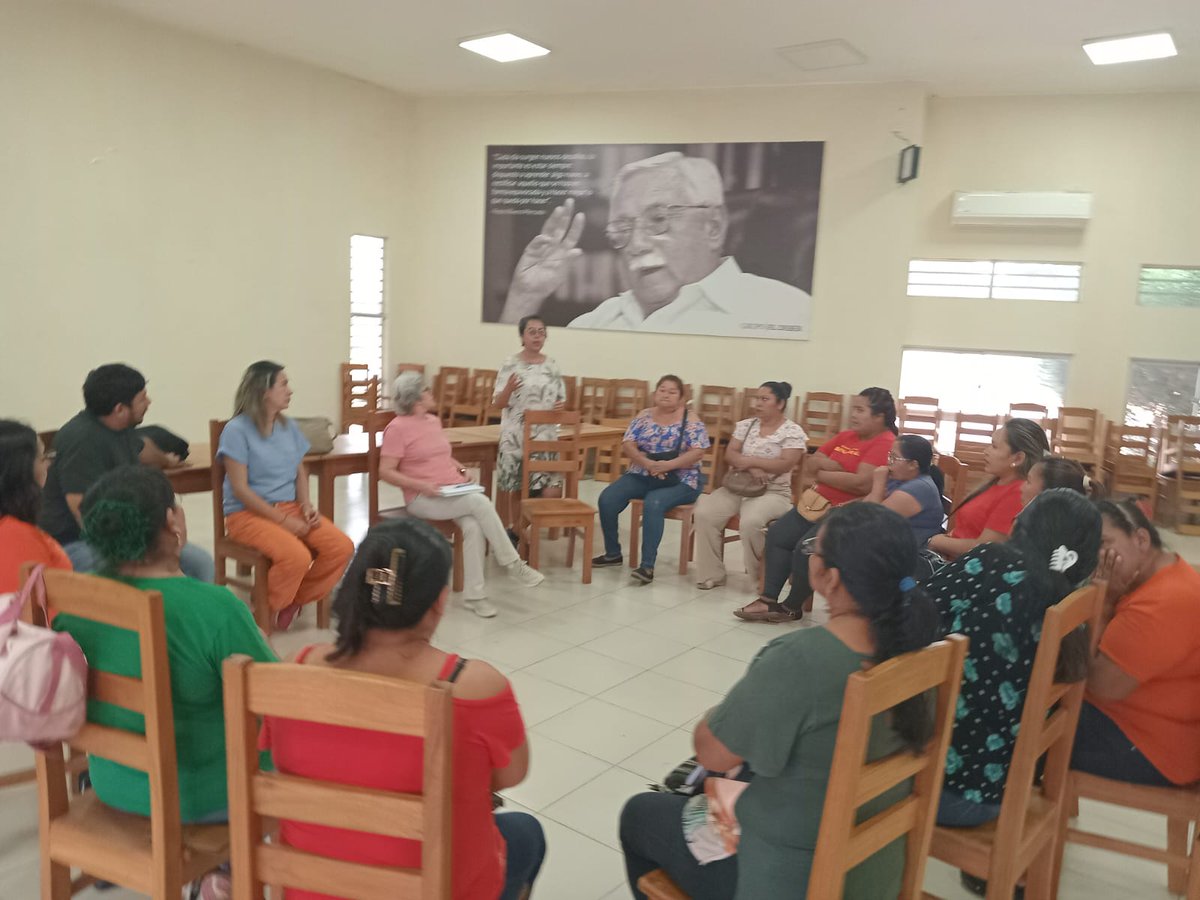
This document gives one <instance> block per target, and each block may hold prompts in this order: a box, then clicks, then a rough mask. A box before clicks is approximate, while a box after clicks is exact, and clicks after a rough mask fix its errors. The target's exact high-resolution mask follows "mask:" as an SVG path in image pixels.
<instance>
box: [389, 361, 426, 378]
mask: <svg viewBox="0 0 1200 900" xmlns="http://www.w3.org/2000/svg"><path fill="white" fill-rule="evenodd" d="M405 372H420V373H421V377H422V378H424V377H425V363H396V377H397V378H399V377H400V376H401V375H403V374H404V373H405Z"/></svg>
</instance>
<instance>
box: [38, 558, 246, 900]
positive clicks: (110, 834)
mask: <svg viewBox="0 0 1200 900" xmlns="http://www.w3.org/2000/svg"><path fill="white" fill-rule="evenodd" d="M28 573H29V566H26V567H25V569H24V575H23V577H27V576H28ZM45 583H46V601H47V606H48V609H49V611H50V615H51V616H54V615H57V614H59V613H67V614H70V615H74V616H79V617H80V618H83V619H89V620H92V621H95V622H101V623H104V624H105V625H110V626H112V627H114V628H121V629H125V630H127V631H130V632H133V633H135V634H136V635H137V641H138V653H139V657H140V669H141V676H140V677H130V676H125V675H117V674H114V673H111V672H105V671H102V670H100V669H97V668H96V666H95V665H94V664H92V665H91V667H90V669H89V671H88V697H89V699H90V700H99V701H103V702H105V703H109V704H112V705H114V706H119V707H122V708H123V709H126V710H130V711H132V712H134V713H137V714H139V715H141V716H143V717H144V720H145V733H144V734H139V733H137V732H136V731H125V730H123V729H120V728H112V727H109V726H106V725H99V724H96V723H94V722H88V723H87V724H85V725H84V726H83V728H82V729H80V731H79V733H78V734H76V735H75V737H73V738H72V739H71V741H70V745H71V747H72V748H73V749H75V750H78V751H81V752H85V753H89V754H94V755H96V756H100V757H103V758H104V759H108V760H112V761H114V762H117V763H120V764H122V765H125V766H128V767H129V768H131V769H137V770H139V771H142V772H145V773H146V775H147V778H148V779H149V785H150V788H149V790H150V816H149V818H145V817H143V816H136V815H132V814H130V813H124V812H120V811H118V810H116V809H113V808H112V807H109V806H105V805H104V804H103V803H101V802H100V800H99V799H98V798H97V797H96V794H95V792H94V791H88V792H86V793H83V794H80V795H78V796H77V797H75V798H73V799H72V798H71V797H70V796H69V795H68V793H67V786H66V773H65V763H64V760H63V752H62V746H61V745H56V746H54V747H53V748H51V749H49V750H40V751H38V752H37V754H36V758H37V780H38V808H39V815H38V819H39V832H40V836H41V841H40V847H41V849H40V855H41V880H42V893H41V896H42V897H43V898H45V900H68V898H69V897H71V895H72V894H73V893H74V892H75V891H76V890H79V889H81V888H82V887H84V886H85V885H86V884H89V883H91V882H92V881H93V880H94V879H103V880H105V881H110V882H112V883H114V884H119V885H122V886H123V887H127V888H130V889H131V890H134V891H137V892H139V893H142V894H147V895H149V896H150V897H152V898H153V900H177V898H178V897H179V896H180V894H181V892H182V890H183V885H184V884H186V883H187V882H189V881H192V880H194V879H197V878H199V877H201V876H202V875H203V874H204V873H205V872H208V871H210V870H211V869H214V868H216V867H217V866H219V865H221V864H222V863H223V862H225V861H226V860H227V859H229V829H228V827H227V826H225V825H182V826H181V825H180V822H179V772H178V767H177V763H176V757H175V720H174V715H173V710H172V703H171V672H170V668H169V666H168V662H167V632H166V627H165V626H164V624H163V609H162V595H161V594H159V593H158V592H157V591H140V590H137V589H136V588H133V587H130V586H129V585H126V584H122V583H120V582H118V581H113V580H111V579H108V578H98V577H95V576H91V575H79V574H76V573H73V572H60V571H53V570H48V571H46V572H45ZM39 624H44V623H39ZM72 868H75V869H80V870H82V872H83V873H85V874H83V875H82V876H80V878H78V879H76V880H75V881H74V882H72V879H71V869H72Z"/></svg>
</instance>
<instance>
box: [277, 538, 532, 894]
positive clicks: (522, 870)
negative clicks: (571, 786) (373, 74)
mask: <svg viewBox="0 0 1200 900" xmlns="http://www.w3.org/2000/svg"><path fill="white" fill-rule="evenodd" d="M397 550H399V551H401V553H400V554H398V562H397V563H396V564H395V568H393V559H394V557H393V553H394V551H397ZM379 569H390V570H391V575H390V576H389V577H390V578H392V580H393V583H394V584H395V585H396V591H395V593H394V594H390V593H389V591H388V589H387V587H386V586H384V585H381V584H379V583H378V579H376V578H372V579H370V580H368V573H369V572H370V570H379ZM449 575H450V547H449V545H447V543H446V541H445V539H444V538H443V537H442V536H441V535H440V534H438V532H437V531H436V530H435V529H434V528H433V527H432V526H431V525H429V524H428V523H427V522H422V521H421V520H420V519H395V520H392V521H388V522H383V523H381V524H379V525H376V526H375V527H374V528H372V529H371V530H370V531H369V532H367V536H366V537H365V538H364V539H363V542H362V544H361V545H360V546H359V548H358V554H357V555H356V556H355V557H354V561H353V562H352V563H351V564H350V568H349V569H348V570H347V571H346V577H345V579H344V580H343V581H342V585H341V587H340V588H339V589H338V593H337V597H336V599H335V601H334V605H335V610H336V612H337V619H338V635H337V643H336V644H334V645H332V646H331V645H328V644H321V645H317V646H309V647H305V648H304V649H303V650H301V651H300V652H299V653H298V654H297V655H296V662H298V663H301V664H303V665H306V666H331V667H333V668H337V669H345V670H347V671H352V672H368V673H371V674H374V675H388V676H391V677H394V678H399V679H402V680H404V681H413V682H417V683H419V684H429V683H431V682H433V681H437V680H443V681H448V682H450V683H451V685H452V690H453V696H454V737H453V743H454V764H453V765H454V768H453V776H452V779H453V790H452V795H453V800H452V803H453V809H452V813H451V820H452V822H453V842H454V843H453V848H452V857H453V872H452V874H451V887H452V894H453V896H454V897H455V898H456V900H494V898H501V900H517V898H518V897H521V896H523V892H524V891H527V890H528V889H529V887H530V886H531V885H532V884H533V880H534V879H535V878H536V877H537V873H538V869H539V868H540V867H541V864H542V857H543V856H544V854H545V850H546V844H545V838H544V837H543V835H542V827H541V825H540V824H538V821H537V819H535V818H533V816H530V815H528V814H526V813H521V812H504V811H500V812H496V813H493V812H492V791H498V790H503V789H504V788H507V787H512V786H513V785H515V784H519V783H520V782H521V781H523V780H524V778H525V773H526V772H527V771H528V768H529V748H528V746H527V745H526V743H525V726H524V724H523V723H522V721H521V711H520V709H519V708H518V707H517V700H516V698H515V697H514V696H513V691H512V686H511V685H510V684H509V683H508V680H507V679H506V678H505V677H504V676H503V675H501V674H500V673H499V672H497V671H496V670H495V669H493V668H492V667H491V666H490V665H488V664H487V663H485V662H482V661H480V660H470V661H468V660H466V659H462V658H460V657H459V656H457V655H456V654H453V653H444V652H442V651H441V650H438V649H437V648H436V647H435V646H433V643H432V641H433V635H434V631H435V630H436V629H437V626H438V623H439V622H440V621H441V620H442V616H443V615H444V614H445V612H446V603H447V597H448V595H449V588H448V587H447V580H448V578H449ZM265 738H266V743H267V744H269V745H270V748H271V750H272V753H273V754H274V759H275V766H276V768H277V769H278V771H280V772H282V773H285V774H295V775H300V776H304V777H308V778H319V779H323V780H328V781H336V782H341V783H343V784H347V785H356V784H357V785H364V786H368V787H373V788H386V789H388V790H392V791H401V792H406V793H420V791H421V786H422V783H421V767H422V759H423V757H422V753H423V744H422V742H421V740H420V739H418V738H413V737H405V736H400V735H392V734H383V733H379V732H372V731H365V730H362V729H357V728H346V727H342V726H332V725H322V724H317V723H312V722H297V721H293V720H288V719H268V721H267V722H266V725H265ZM282 838H283V843H285V844H288V845H290V846H293V847H297V848H300V849H302V850H306V851H309V852H313V853H319V854H321V855H324V856H329V857H332V858H334V859H342V860H348V861H351V862H364V863H372V864H377V865H391V866H401V867H417V866H420V864H421V844H420V842H419V841H410V840H402V839H399V838H389V837H384V836H381V835H371V834H363V833H361V832H351V831H343V830H341V829H337V828H328V827H325V826H318V825H311V824H308V823H305V822H294V821H284V822H283V828H282ZM318 896H319V895H316V894H312V893H309V892H306V891H297V890H291V889H289V890H288V891H287V893H286V897H287V898H288V900H316V898H317V897H318Z"/></svg>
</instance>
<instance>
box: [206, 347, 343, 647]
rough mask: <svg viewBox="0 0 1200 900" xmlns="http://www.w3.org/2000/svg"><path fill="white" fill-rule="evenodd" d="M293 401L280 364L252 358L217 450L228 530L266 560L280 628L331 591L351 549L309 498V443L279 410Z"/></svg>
mask: <svg viewBox="0 0 1200 900" xmlns="http://www.w3.org/2000/svg"><path fill="white" fill-rule="evenodd" d="M291 402H292V389H291V387H289V386H288V377H287V372H285V371H284V369H283V366H281V365H280V364H279V363H274V362H270V361H268V360H261V361H259V362H256V363H254V364H253V365H251V366H250V368H248V369H247V370H246V373H245V375H243V376H242V383H241V385H239V386H238V390H237V396H236V398H235V399H234V409H233V418H232V419H230V420H229V422H228V423H227V424H226V425H225V430H224V431H223V432H222V433H221V443H220V446H219V447H218V449H217V455H218V456H220V457H222V458H223V459H224V461H225V486H224V498H225V502H224V511H225V531H226V532H227V533H228V535H229V537H231V538H232V539H233V540H235V541H237V542H238V543H239V544H245V545H247V546H249V547H253V548H254V549H255V550H258V551H259V552H260V553H262V554H263V555H264V556H266V557H267V558H268V559H269V560H270V561H271V569H270V572H269V573H268V575H267V594H268V601H269V603H270V605H271V610H272V612H273V613H274V614H275V617H276V618H275V627H276V628H277V629H279V630H281V631H282V630H286V629H287V627H288V626H289V625H291V624H292V620H293V619H295V618H296V615H297V613H299V612H300V608H301V607H302V606H304V604H306V603H312V602H314V601H316V600H320V599H321V598H322V597H324V596H326V595H327V594H328V593H329V592H330V591H331V590H333V586H334V585H335V584H337V581H338V579H339V578H341V577H342V572H343V571H345V568H346V564H347V563H348V562H349V561H350V557H351V556H353V554H354V544H353V543H352V542H351V541H350V538H348V537H346V535H344V534H342V532H340V531H339V530H338V529H337V526H336V525H334V524H333V522H331V521H330V520H329V519H327V518H325V517H324V516H322V515H321V514H320V513H318V512H317V510H316V509H315V508H314V507H313V505H312V503H311V502H310V500H309V496H308V471H307V470H306V469H305V468H304V454H306V453H307V452H308V448H309V443H308V439H307V438H305V437H304V435H303V434H302V433H301V432H300V429H299V427H297V425H296V423H295V422H292V421H290V420H289V419H288V418H287V417H286V416H284V414H283V411H284V410H285V409H287V408H288V406H289V405H290V404H291Z"/></svg>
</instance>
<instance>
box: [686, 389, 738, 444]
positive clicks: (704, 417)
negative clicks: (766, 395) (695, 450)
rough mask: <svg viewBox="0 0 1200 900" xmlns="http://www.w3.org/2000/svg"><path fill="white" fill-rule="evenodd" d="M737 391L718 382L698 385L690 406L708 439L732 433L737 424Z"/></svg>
mask: <svg viewBox="0 0 1200 900" xmlns="http://www.w3.org/2000/svg"><path fill="white" fill-rule="evenodd" d="M737 393H738V392H737V388H731V387H724V386H723V385H719V384H702V385H700V390H699V391H698V392H697V394H696V397H695V402H694V403H692V408H693V409H694V410H695V413H694V414H695V415H697V416H699V417H700V420H701V421H702V422H703V423H704V427H705V428H707V429H708V437H709V439H710V440H714V441H717V440H723V439H725V438H726V437H728V436H729V435H730V434H732V433H733V426H734V425H736V424H737ZM684 399H685V400H687V399H689V398H686V397H685V398H684Z"/></svg>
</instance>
